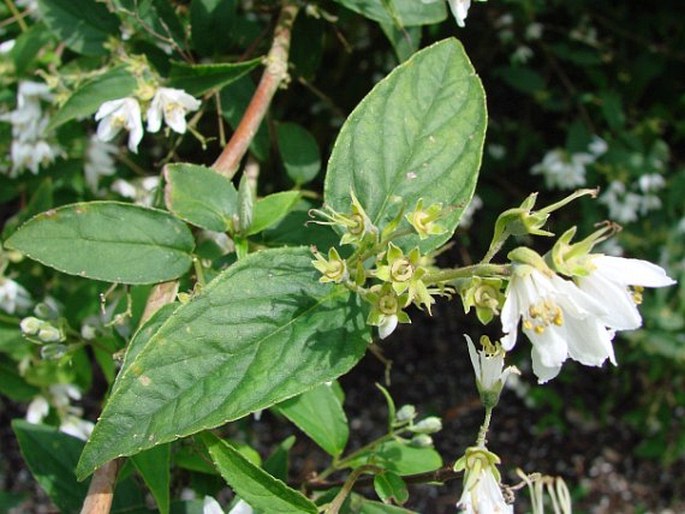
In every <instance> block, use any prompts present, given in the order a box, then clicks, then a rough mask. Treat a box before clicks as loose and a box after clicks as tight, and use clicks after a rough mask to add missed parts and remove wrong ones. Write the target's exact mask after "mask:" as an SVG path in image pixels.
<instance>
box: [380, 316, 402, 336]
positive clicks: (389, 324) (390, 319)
mask: <svg viewBox="0 0 685 514" xmlns="http://www.w3.org/2000/svg"><path fill="white" fill-rule="evenodd" d="M398 321H399V320H398V319H397V316H396V315H395V314H392V315H390V316H385V319H384V320H383V321H382V322H381V324H380V325H379V326H378V337H380V338H381V339H385V338H386V337H388V336H389V335H390V334H392V333H393V332H394V331H395V329H396V328H397V323H398Z"/></svg>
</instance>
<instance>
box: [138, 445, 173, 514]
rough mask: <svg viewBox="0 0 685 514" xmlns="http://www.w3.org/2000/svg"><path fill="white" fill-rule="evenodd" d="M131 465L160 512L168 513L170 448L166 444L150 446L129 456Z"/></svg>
mask: <svg viewBox="0 0 685 514" xmlns="http://www.w3.org/2000/svg"><path fill="white" fill-rule="evenodd" d="M131 460H132V461H133V465H134V466H135V467H136V469H137V470H138V472H139V473H140V475H141V476H142V477H143V480H144V481H145V485H147V486H148V488H149V489H150V492H151V493H152V496H154V498H155V502H157V507H159V512H160V514H169V500H170V496H169V485H170V482H171V474H170V472H169V463H170V460H171V448H170V445H168V444H162V445H159V446H156V447H154V448H150V449H149V450H146V451H144V452H141V453H139V454H138V455H134V456H133V457H131Z"/></svg>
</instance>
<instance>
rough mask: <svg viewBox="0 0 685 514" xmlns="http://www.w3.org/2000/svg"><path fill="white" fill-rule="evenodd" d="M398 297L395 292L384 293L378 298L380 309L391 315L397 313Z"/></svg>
mask: <svg viewBox="0 0 685 514" xmlns="http://www.w3.org/2000/svg"><path fill="white" fill-rule="evenodd" d="M397 307H398V304H397V298H396V297H395V295H393V294H384V295H383V296H381V297H380V298H379V300H378V310H379V311H381V312H382V313H383V314H385V315H387V316H390V315H392V314H396V313H397Z"/></svg>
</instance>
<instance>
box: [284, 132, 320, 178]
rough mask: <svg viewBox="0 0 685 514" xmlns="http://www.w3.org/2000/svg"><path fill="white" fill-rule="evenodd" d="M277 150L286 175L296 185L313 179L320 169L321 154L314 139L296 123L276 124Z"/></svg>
mask: <svg viewBox="0 0 685 514" xmlns="http://www.w3.org/2000/svg"><path fill="white" fill-rule="evenodd" d="M276 135H277V137H278V150H279V151H280V153H281V158H282V159H283V165H284V166H285V171H286V173H287V174H288V176H289V177H290V178H291V179H292V180H293V182H295V184H297V185H302V184H306V183H307V182H310V181H311V180H314V178H315V177H316V175H317V174H318V173H319V170H321V154H320V153H319V146H318V145H317V143H316V139H314V136H312V135H311V134H310V133H309V131H308V130H307V129H305V128H304V127H302V126H300V125H298V124H297V123H279V124H278V125H277V126H276Z"/></svg>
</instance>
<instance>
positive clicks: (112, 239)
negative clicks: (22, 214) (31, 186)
mask: <svg viewBox="0 0 685 514" xmlns="http://www.w3.org/2000/svg"><path fill="white" fill-rule="evenodd" d="M5 246H6V247H7V248H10V249H15V250H19V251H20V252H22V253H24V254H26V255H27V256H28V257H30V258H31V259H34V260H37V261H39V262H42V263H43V264H45V265H47V266H50V267H53V268H55V269H57V270H59V271H62V272H64V273H69V274H71V275H78V276H81V277H87V278H93V279H96V280H105V281H108V282H120V283H124V284H151V283H155V282H164V281H166V280H172V279H174V278H177V277H179V276H181V275H183V274H184V273H185V272H186V271H187V270H188V268H189V267H190V264H191V262H192V260H191V255H190V253H191V252H192V250H193V247H194V240H193V236H192V234H191V233H190V230H189V229H188V227H187V226H186V225H185V223H183V222H182V221H180V220H179V219H177V218H175V217H173V216H172V215H170V214H169V213H168V212H165V211H160V210H157V209H149V208H145V207H140V206H137V205H132V204H126V203H119V202H89V203H76V204H71V205H66V206H64V207H60V208H58V209H51V210H49V211H46V212H44V213H42V214H39V215H38V216H35V217H33V218H31V219H30V220H29V221H27V222H26V223H24V224H23V225H22V226H21V227H19V229H18V230H17V231H16V232H15V233H14V234H13V235H12V236H11V237H10V238H9V239H8V240H7V241H5Z"/></svg>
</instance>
